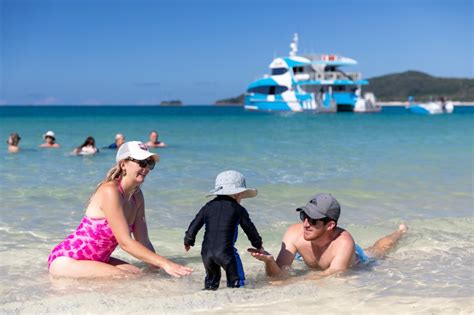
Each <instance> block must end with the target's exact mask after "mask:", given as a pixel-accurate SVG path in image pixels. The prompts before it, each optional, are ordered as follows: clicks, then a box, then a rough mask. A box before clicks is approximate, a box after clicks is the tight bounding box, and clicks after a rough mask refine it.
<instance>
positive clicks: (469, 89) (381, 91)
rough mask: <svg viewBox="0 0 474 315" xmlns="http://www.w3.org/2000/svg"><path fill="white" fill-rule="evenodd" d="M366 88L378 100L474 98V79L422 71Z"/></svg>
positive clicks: (373, 81) (233, 101)
mask: <svg viewBox="0 0 474 315" xmlns="http://www.w3.org/2000/svg"><path fill="white" fill-rule="evenodd" d="M368 80H369V85H368V86H365V87H363V91H364V92H373V93H374V94H375V97H376V98H377V101H378V102H405V101H406V100H407V98H408V97H409V96H413V97H414V98H415V100H417V101H428V100H430V99H438V98H439V97H441V96H443V97H445V98H446V99H449V100H452V101H459V102H463V101H465V102H466V101H470V102H472V101H474V79H455V78H438V77H433V76H431V75H429V74H427V73H423V72H419V71H406V72H402V73H393V74H387V75H383V76H379V77H373V78H370V79H368ZM243 104H244V94H241V95H239V96H237V97H231V98H226V99H222V100H218V101H216V105H243Z"/></svg>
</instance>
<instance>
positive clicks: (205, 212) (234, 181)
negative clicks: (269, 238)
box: [184, 171, 263, 290]
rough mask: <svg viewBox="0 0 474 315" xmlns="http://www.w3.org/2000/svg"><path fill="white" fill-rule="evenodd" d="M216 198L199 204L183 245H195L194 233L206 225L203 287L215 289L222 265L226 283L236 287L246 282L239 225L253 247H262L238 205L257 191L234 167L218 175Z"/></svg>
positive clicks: (202, 252) (253, 227)
mask: <svg viewBox="0 0 474 315" xmlns="http://www.w3.org/2000/svg"><path fill="white" fill-rule="evenodd" d="M211 193H212V194H213V195H217V197H216V198H214V199H213V200H211V201H209V202H208V203H207V204H206V205H204V207H202V208H201V210H200V211H199V213H198V214H197V215H196V217H195V218H194V220H193V221H192V222H191V224H190V225H189V228H188V230H187V231H186V234H185V236H184V248H185V249H186V251H188V250H189V249H190V248H191V246H194V242H195V240H196V234H197V233H198V232H199V230H200V229H201V227H202V226H203V225H205V228H206V232H205V233H204V240H203V242H202V249H201V257H202V262H203V264H204V267H205V268H206V278H205V279H204V289H205V290H217V289H218V288H219V283H220V280H221V267H222V268H223V269H224V270H225V272H226V277H227V286H228V287H230V288H239V287H242V286H244V285H245V275H244V269H243V266H242V261H241V260H240V257H239V254H238V253H237V249H236V248H235V247H234V245H235V242H236V241H237V235H238V228H239V225H240V226H241V227H242V229H243V230H244V232H245V234H247V236H248V238H249V240H250V242H251V243H252V246H254V247H255V248H256V249H255V250H256V251H258V250H261V251H263V247H262V244H263V243H262V238H261V237H260V235H259V234H258V232H257V229H256V228H255V225H254V224H253V223H252V221H251V220H250V217H249V214H248V212H247V210H246V209H245V208H244V207H242V206H241V205H240V202H241V200H242V199H243V198H251V197H255V196H256V195H257V190H256V189H251V188H247V187H246V183H245V177H244V176H243V175H242V174H240V173H239V172H236V171H225V172H222V173H220V174H219V175H217V177H216V183H215V189H214V190H211Z"/></svg>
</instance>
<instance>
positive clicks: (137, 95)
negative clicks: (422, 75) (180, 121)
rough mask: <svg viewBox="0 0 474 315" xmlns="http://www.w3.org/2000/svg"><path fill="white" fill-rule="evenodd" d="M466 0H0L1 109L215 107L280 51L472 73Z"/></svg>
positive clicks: (367, 68) (366, 67)
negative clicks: (295, 42) (178, 103)
mask: <svg viewBox="0 0 474 315" xmlns="http://www.w3.org/2000/svg"><path fill="white" fill-rule="evenodd" d="M473 3H474V1H472V0H430V1H428V0H411V1H410V0H399V1H395V0H385V1H384V0H360V1H356V0H353V1H349V0H338V1H332V0H328V1H319V0H315V1H299V0H293V1H290V0H288V1H258V0H252V1H230V0H229V1H226V0H221V1H184V0H175V1H158V0H156V1H151V0H148V1H145V0H117V1H112V0H82V1H78V0H55V1H51V0H0V36H1V37H0V104H157V103H159V102H160V101H162V100H170V99H180V100H182V101H183V102H184V103H185V104H195V105H197V104H212V103H214V102H215V101H216V100H218V99H221V98H227V97H232V96H237V95H239V94H241V93H242V92H244V91H245V89H246V87H247V85H248V84H249V83H250V82H251V81H253V80H254V79H257V78H259V77H261V76H262V75H263V74H265V73H267V72H268V65H269V64H270V62H271V60H272V59H273V57H275V56H280V55H287V54H288V51H289V44H290V41H291V38H292V36H293V33H294V32H298V33H299V37H300V42H299V49H300V53H305V52H307V53H309V52H315V53H337V54H342V55H344V56H347V57H351V58H354V59H356V60H357V61H358V62H359V64H358V65H357V66H355V67H354V68H353V70H356V71H361V72H362V73H363V76H364V77H366V78H367V77H373V76H379V75H384V74H388V73H394V72H403V71H406V70H419V71H424V72H427V73H429V74H431V75H435V76H441V77H469V78H472V77H473V67H474V65H473V64H474V60H473V55H474V52H473V41H474V36H473V33H474V31H473V15H474V13H473V12H474V9H473Z"/></svg>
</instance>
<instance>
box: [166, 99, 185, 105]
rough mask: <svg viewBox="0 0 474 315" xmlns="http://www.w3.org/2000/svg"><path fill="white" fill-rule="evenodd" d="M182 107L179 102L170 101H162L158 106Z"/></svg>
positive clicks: (181, 103)
mask: <svg viewBox="0 0 474 315" xmlns="http://www.w3.org/2000/svg"><path fill="white" fill-rule="evenodd" d="M181 105H183V102H181V101H180V100H171V101H162V102H161V103H160V106H181Z"/></svg>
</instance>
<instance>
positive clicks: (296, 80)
mask: <svg viewBox="0 0 474 315" xmlns="http://www.w3.org/2000/svg"><path fill="white" fill-rule="evenodd" d="M297 53H298V34H295V35H294V37H293V41H292V43H291V45H290V53H289V56H288V57H279V58H275V59H274V60H273V61H272V63H271V64H270V66H269V67H270V70H271V74H270V75H265V76H264V77H263V78H262V79H258V80H256V81H254V82H252V83H251V84H250V85H249V86H248V88H247V91H246V93H245V98H244V106H245V109H247V110H257V111H294V112H302V111H315V112H343V111H345V112H377V111H380V107H379V106H377V105H376V102H375V96H374V95H373V94H372V93H365V95H364V96H363V97H362V95H361V89H362V86H363V85H367V84H368V81H367V80H364V79H362V78H361V74H360V73H358V72H344V71H343V70H341V69H340V67H343V66H352V65H356V64H357V61H355V60H354V59H351V58H347V57H343V56H339V55H314V54H311V55H305V56H298V54H297Z"/></svg>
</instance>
